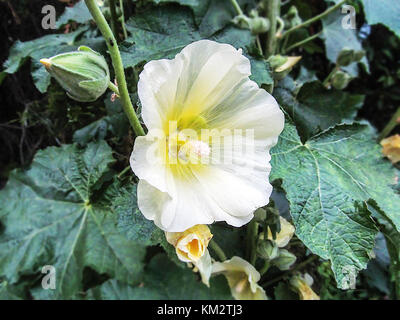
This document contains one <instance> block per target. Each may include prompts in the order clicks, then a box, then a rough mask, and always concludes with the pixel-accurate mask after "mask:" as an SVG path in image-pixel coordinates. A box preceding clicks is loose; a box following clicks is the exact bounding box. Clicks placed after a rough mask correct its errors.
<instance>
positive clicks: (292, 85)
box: [274, 77, 364, 141]
mask: <svg viewBox="0 0 400 320" xmlns="http://www.w3.org/2000/svg"><path fill="white" fill-rule="evenodd" d="M274 96H275V98H276V99H277V101H278V103H279V104H280V106H281V107H282V108H283V109H284V110H285V111H286V112H287V113H288V114H289V115H290V117H291V119H292V120H293V121H294V123H295V124H296V127H297V130H298V131H299V134H300V136H301V138H302V140H303V141H305V140H307V139H308V138H310V137H312V136H313V135H315V134H316V133H318V132H320V131H323V130H325V129H328V128H329V127H331V126H333V125H335V124H338V123H341V122H343V121H346V120H352V119H354V117H355V116H356V114H357V110H358V109H359V108H361V107H362V105H363V102H364V96H363V95H354V94H350V93H348V92H343V91H340V90H334V89H332V90H328V89H326V88H325V87H324V86H323V85H322V83H321V82H319V81H313V82H307V83H305V84H304V85H302V86H301V88H300V89H299V88H298V86H297V82H296V81H293V79H292V78H290V77H286V78H285V79H284V80H282V81H280V83H279V86H278V87H277V88H276V89H275V91H274Z"/></svg>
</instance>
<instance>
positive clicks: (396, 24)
mask: <svg viewBox="0 0 400 320" xmlns="http://www.w3.org/2000/svg"><path fill="white" fill-rule="evenodd" d="M362 3H363V6H364V13H365V17H366V19H367V22H368V24H371V25H372V24H378V23H380V24H383V25H385V26H386V27H388V28H389V29H390V30H392V31H393V32H394V33H395V34H396V35H397V36H398V37H400V19H399V16H400V2H399V1H397V0H379V1H376V0H362Z"/></svg>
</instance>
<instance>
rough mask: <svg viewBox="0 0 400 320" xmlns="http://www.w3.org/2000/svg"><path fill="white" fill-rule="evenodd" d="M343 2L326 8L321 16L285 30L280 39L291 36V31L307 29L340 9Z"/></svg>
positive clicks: (343, 0)
mask: <svg viewBox="0 0 400 320" xmlns="http://www.w3.org/2000/svg"><path fill="white" fill-rule="evenodd" d="M345 2H346V0H342V1H340V2H339V3H337V4H335V5H334V6H332V7H330V8H328V9H326V10H325V11H324V12H322V13H321V14H319V15H317V16H315V17H312V18H311V19H308V20H307V21H304V22H303V23H301V24H298V25H297V26H294V27H292V28H290V29H289V30H287V31H286V32H285V33H284V34H283V35H282V38H284V37H286V36H287V35H289V34H291V33H292V32H293V31H296V30H298V29H300V28H303V27H307V26H308V25H310V24H312V23H314V22H315V21H318V20H320V19H322V18H324V17H325V16H327V15H328V14H330V13H331V12H333V11H335V10H336V9H337V8H339V7H341V6H342V4H343V3H345Z"/></svg>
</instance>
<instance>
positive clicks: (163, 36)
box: [121, 6, 273, 85]
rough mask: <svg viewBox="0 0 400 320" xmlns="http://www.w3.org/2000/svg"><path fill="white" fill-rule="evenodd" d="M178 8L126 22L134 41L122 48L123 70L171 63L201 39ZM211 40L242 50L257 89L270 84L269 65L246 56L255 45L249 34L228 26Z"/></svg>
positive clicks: (188, 16) (155, 11) (185, 11)
mask: <svg viewBox="0 0 400 320" xmlns="http://www.w3.org/2000/svg"><path fill="white" fill-rule="evenodd" d="M178 8H179V7H176V6H162V7H156V8H153V9H151V10H147V11H145V12H144V13H142V14H140V15H136V16H134V17H132V18H131V19H129V21H128V22H127V29H128V30H129V31H130V32H131V34H132V35H133V37H132V38H128V39H127V41H126V42H124V43H123V44H122V45H121V56H122V60H123V63H124V67H125V68H128V67H133V66H136V65H138V64H139V63H141V62H147V61H150V60H157V59H171V58H173V57H175V55H176V54H177V53H179V52H180V51H181V50H182V49H183V48H184V47H185V46H187V45H188V44H190V43H192V42H194V41H197V40H200V39H203V38H204V37H203V36H202V35H201V34H200V32H199V30H198V29H197V27H196V25H195V23H194V20H193V15H192V13H191V11H190V10H189V9H187V8H179V10H178ZM210 39H211V40H214V41H218V42H222V43H229V44H231V45H233V46H234V47H235V48H243V49H244V51H245V52H244V53H245V54H246V55H247V56H248V57H249V58H250V62H251V66H252V73H253V74H252V76H251V79H252V80H254V81H256V82H257V84H258V85H261V84H271V83H272V81H273V80H272V77H271V74H270V70H269V66H268V63H267V62H266V61H264V60H262V59H256V58H253V57H251V56H249V55H248V54H247V51H246V47H247V46H250V45H251V44H252V43H253V42H254V37H253V36H252V35H251V33H250V31H249V30H243V29H238V28H235V27H232V26H230V27H227V28H225V29H224V30H222V31H220V32H219V33H218V34H216V35H213V36H211V37H210Z"/></svg>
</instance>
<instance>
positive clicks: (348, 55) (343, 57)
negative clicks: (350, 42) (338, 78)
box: [336, 48, 354, 67]
mask: <svg viewBox="0 0 400 320" xmlns="http://www.w3.org/2000/svg"><path fill="white" fill-rule="evenodd" d="M353 61H354V50H353V49H348V48H344V49H343V50H342V51H340V52H339V55H338V57H337V59H336V63H337V64H338V65H339V66H342V67H346V66H348V65H349V64H350V63H352V62H353Z"/></svg>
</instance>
